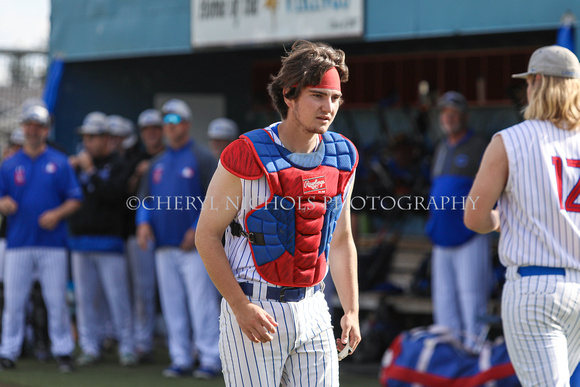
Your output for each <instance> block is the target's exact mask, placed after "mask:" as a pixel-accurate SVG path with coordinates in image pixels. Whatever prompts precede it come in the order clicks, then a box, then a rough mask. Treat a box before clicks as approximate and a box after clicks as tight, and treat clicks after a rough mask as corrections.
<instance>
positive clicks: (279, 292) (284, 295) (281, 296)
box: [239, 282, 322, 302]
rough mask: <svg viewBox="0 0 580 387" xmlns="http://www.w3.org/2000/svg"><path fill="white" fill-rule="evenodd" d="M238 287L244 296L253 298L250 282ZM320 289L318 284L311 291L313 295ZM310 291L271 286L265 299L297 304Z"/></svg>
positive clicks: (242, 283)
mask: <svg viewBox="0 0 580 387" xmlns="http://www.w3.org/2000/svg"><path fill="white" fill-rule="evenodd" d="M239 284H240V287H241V288H242V290H243V291H244V294H245V295H246V296H250V297H253V296H254V284H253V283H250V282H240V283H239ZM321 288H322V287H321V286H320V284H318V285H314V286H313V287H312V289H313V290H314V291H313V293H316V292H317V291H319V290H320V289H321ZM308 289H310V288H309V287H308V288H293V287H288V286H285V287H281V288H276V287H273V286H268V289H267V290H266V299H267V300H271V301H278V302H298V301H302V300H303V299H304V298H305V297H306V291H307V290H308Z"/></svg>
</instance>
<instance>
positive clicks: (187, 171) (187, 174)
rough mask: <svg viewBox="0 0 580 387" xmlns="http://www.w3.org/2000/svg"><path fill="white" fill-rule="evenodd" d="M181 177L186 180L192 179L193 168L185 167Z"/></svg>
mask: <svg viewBox="0 0 580 387" xmlns="http://www.w3.org/2000/svg"><path fill="white" fill-rule="evenodd" d="M181 177H183V178H184V179H191V178H192V177H193V169H192V168H191V167H185V168H183V169H182V170H181Z"/></svg>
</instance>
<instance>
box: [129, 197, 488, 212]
mask: <svg viewBox="0 0 580 387" xmlns="http://www.w3.org/2000/svg"><path fill="white" fill-rule="evenodd" d="M478 199H479V197H470V196H438V197H433V196H431V197H423V196H400V197H393V196H353V197H352V198H351V199H350V208H351V209H352V210H354V211H360V210H362V209H363V208H364V209H366V210H371V211H379V210H380V211H391V210H402V211H433V210H436V211H437V210H465V209H466V208H467V207H469V208H472V209H475V205H476V203H477V200H478ZM339 200H340V197H334V198H333V197H328V196H323V197H314V196H309V197H308V198H298V199H296V198H293V197H278V196H275V197H273V198H272V201H270V202H269V203H268V204H267V205H268V207H269V208H273V209H282V210H291V209H294V208H297V209H299V210H301V211H308V210H312V209H314V207H315V206H316V205H317V204H316V203H319V204H318V205H320V203H321V204H322V205H328V203H332V204H333V205H336V204H338V203H336V202H337V201H339ZM225 206H226V209H230V208H232V207H233V208H236V209H240V206H241V198H229V197H228V198H226V203H225ZM263 206H264V203H257V202H256V203H252V202H250V203H248V207H250V208H252V209H255V208H261V207H263ZM127 208H129V209H130V210H137V209H138V208H143V209H145V210H148V211H159V210H164V211H187V210H201V209H202V208H204V209H205V208H209V209H210V210H211V209H213V210H217V209H218V206H217V204H216V203H215V201H214V198H213V197H209V196H208V197H205V199H204V198H203V197H201V196H145V197H144V198H142V199H141V198H139V197H137V196H131V197H130V198H128V199H127Z"/></svg>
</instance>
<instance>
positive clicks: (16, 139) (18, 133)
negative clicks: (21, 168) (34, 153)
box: [9, 126, 24, 145]
mask: <svg viewBox="0 0 580 387" xmlns="http://www.w3.org/2000/svg"><path fill="white" fill-rule="evenodd" d="M9 141H10V143H11V144H15V145H24V131H23V130H22V127H21V126H19V127H17V128H16V129H14V130H13V131H12V133H10V140H9Z"/></svg>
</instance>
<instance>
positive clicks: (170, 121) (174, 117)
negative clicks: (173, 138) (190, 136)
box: [163, 113, 182, 124]
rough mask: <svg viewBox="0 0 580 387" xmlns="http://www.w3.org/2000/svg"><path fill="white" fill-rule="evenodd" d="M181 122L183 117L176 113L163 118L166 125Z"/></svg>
mask: <svg viewBox="0 0 580 387" xmlns="http://www.w3.org/2000/svg"><path fill="white" fill-rule="evenodd" d="M181 121H182V119H181V116H180V115H178V114H174V113H169V114H167V115H165V117H163V123H165V124H179V123H180V122H181Z"/></svg>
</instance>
